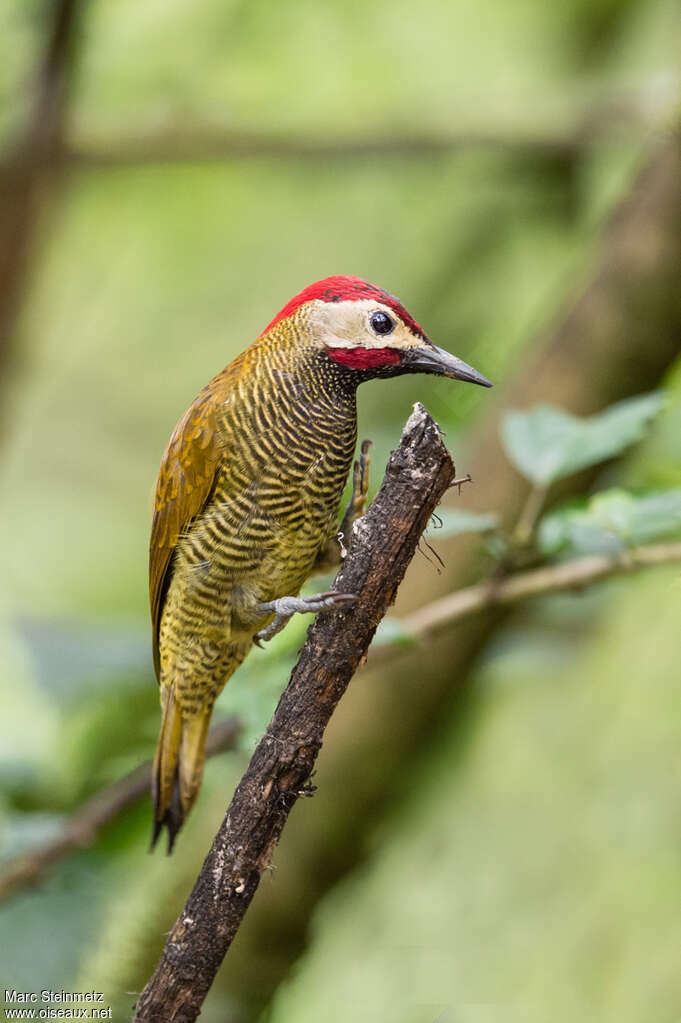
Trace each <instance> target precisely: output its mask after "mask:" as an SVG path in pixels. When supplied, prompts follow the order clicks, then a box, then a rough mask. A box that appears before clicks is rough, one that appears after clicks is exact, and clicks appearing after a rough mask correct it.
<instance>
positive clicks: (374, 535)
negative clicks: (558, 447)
mask: <svg viewBox="0 0 681 1023" xmlns="http://www.w3.org/2000/svg"><path fill="white" fill-rule="evenodd" d="M454 476H455V471H454V466H453V464H452V461H451V458H450V457H449V454H448V452H447V450H446V448H445V447H444V444H443V443H442V440H441V438H440V433H439V430H438V428H437V426H436V425H435V423H434V422H433V420H432V419H431V417H430V416H429V415H428V413H427V412H426V410H425V409H424V408H423V406H422V405H419V404H417V405H416V406H415V407H414V412H413V413H412V415H411V416H410V418H409V420H408V422H407V425H406V427H405V429H404V432H403V434H402V439H401V441H400V445H399V447H398V449H397V450H396V451H394V452H393V454H392V455H391V458H390V462H389V464H388V468H387V471H386V475H385V479H384V481H383V485H382V487H381V489H380V491H379V493H378V495H377V497H376V499H375V500H374V502H373V504H372V505H371V507H370V509H369V511H368V512H367V514H366V515H365V516H364V518H362V519H360V520H359V521H358V522H357V523H356V524H355V526H354V529H353V536H352V546H351V548H350V552H349V554H348V556H347V557H346V559H345V561H344V562H343V565H342V567H341V570H340V572H339V573H338V576H337V577H336V581H335V584H334V585H335V588H336V589H337V590H338V591H339V592H344V593H356V594H357V595H358V597H357V601H356V603H355V604H354V605H352V606H351V607H350V608H349V609H347V610H343V611H335V612H334V613H333V614H320V615H319V616H318V617H317V618H316V620H315V621H314V622H313V624H312V625H311V627H310V629H309V631H308V635H307V640H306V643H305V646H304V647H303V649H302V651H301V654H300V657H299V659H298V663H297V664H296V666H295V668H294V669H293V673H292V675H291V679H290V681H289V684H288V686H287V687H286V689H285V691H284V693H283V695H282V697H281V699H280V701H279V704H278V706H277V709H276V711H275V713H274V716H273V718H272V720H271V722H270V724H269V727H268V728H267V731H266V732H265V734H264V736H263V738H262V739H261V740H260V742H259V743H258V746H257V748H256V750H255V753H254V754H253V757H252V759H251V762H250V764H249V766H248V769H247V771H246V773H245V775H244V776H243V778H242V780H241V782H240V784H239V786H238V788H237V790H236V792H235V793H234V797H233V799H232V802H231V804H230V806H229V808H228V810H227V813H226V814H225V818H224V821H223V823H222V826H221V827H220V830H219V831H218V834H217V835H216V837H215V840H214V842H213V846H212V848H211V850H210V852H209V853H208V856H207V857H206V860H205V862H204V864H203V867H202V868H201V872H200V874H199V877H198V879H197V881H196V884H195V885H194V889H193V891H192V893H191V895H190V896H189V899H188V900H187V903H186V905H185V907H184V909H183V910H182V912H181V913H180V916H179V917H178V919H177V921H176V923H175V925H174V927H173V929H172V931H171V932H170V935H169V937H168V940H167V942H166V946H165V949H164V951H163V954H162V956H161V960H160V962H159V964H158V966H157V968H156V971H155V973H154V975H153V977H152V978H151V980H150V981H149V983H148V984H147V986H146V988H145V989H144V991H143V992H142V994H141V996H140V998H139V1001H138V1003H137V1014H136V1016H135V1019H136V1020H138V1021H145V1023H151V1021H158V1023H171V1021H175V1023H189V1021H191V1020H195V1019H196V1017H197V1016H198V1014H199V1012H200V1010H201V1005H202V1003H203V1000H204V998H205V996H206V994H207V992H208V990H209V988H210V986H211V984H212V982H213V979H214V977H215V974H216V972H217V970H218V968H219V966H220V964H221V963H222V960H223V958H224V956H225V954H226V952H227V950H228V948H229V946H230V945H231V943H232V940H233V939H234V936H235V934H236V932H237V930H238V928H239V925H240V923H241V921H242V920H243V917H244V915H245V913H246V910H247V909H248V907H249V905H250V902H251V899H252V898H253V895H254V894H255V891H256V889H257V887H258V884H259V882H260V878H261V876H262V873H263V871H264V870H266V868H267V867H268V866H269V864H270V862H271V859H272V854H273V852H274V848H275V846H276V844H277V842H278V841H279V837H280V835H281V832H282V829H283V827H284V825H285V823H286V820H287V818H288V815H289V813H290V812H291V810H292V808H293V806H294V805H295V803H296V801H297V800H298V798H299V797H300V796H302V795H311V794H312V792H313V791H314V790H313V788H312V787H311V786H310V777H311V775H312V771H313V769H314V765H315V761H316V759H317V755H318V753H319V750H320V749H321V745H322V739H323V736H324V731H325V729H326V726H327V724H328V723H329V720H330V718H331V715H332V714H333V712H334V710H335V708H336V706H337V705H338V702H339V701H340V699H341V697H342V696H343V694H344V692H345V690H346V688H347V686H348V684H349V682H350V679H351V678H352V676H353V675H354V673H355V671H356V670H357V668H358V667H359V665H360V664H361V663H362V661H363V659H364V657H365V656H366V652H367V650H368V647H369V644H370V642H371V640H372V638H373V635H374V632H375V631H376V628H377V626H378V623H379V622H380V620H381V619H382V618H383V615H384V614H385V612H386V610H387V609H388V607H389V606H390V604H392V602H393V600H394V599H395V594H396V592H397V587H398V586H399V584H400V582H401V580H402V577H403V575H404V573H405V570H406V568H407V565H408V564H409V562H410V561H411V559H412V557H413V556H414V553H415V551H416V547H417V544H418V542H419V539H420V537H421V534H422V533H423V530H424V529H425V527H426V525H427V524H428V520H429V518H430V516H431V515H432V513H433V511H434V509H435V507H436V505H437V503H438V501H439V500H440V498H441V497H442V495H443V494H444V492H445V490H446V489H447V487H448V486H449V485H450V484H451V481H452V480H453V479H454Z"/></svg>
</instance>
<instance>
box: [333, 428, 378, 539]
mask: <svg viewBox="0 0 681 1023" xmlns="http://www.w3.org/2000/svg"><path fill="white" fill-rule="evenodd" d="M371 443H372V442H371V441H370V440H363V441H362V447H361V448H360V452H359V461H357V462H355V464H354V466H353V468H352V497H351V498H350V500H349V501H348V506H347V508H346V509H345V515H344V516H343V521H342V522H341V526H340V531H341V534H342V535H343V538H344V539H345V541H346V542H347V543H348V544H349V543H350V540H351V539H352V527H353V525H354V524H355V522H356V521H357V519H359V518H361V517H362V515H364V511H365V509H366V503H367V496H368V494H369V466H370V464H371V458H370V457H369V448H370V447H371Z"/></svg>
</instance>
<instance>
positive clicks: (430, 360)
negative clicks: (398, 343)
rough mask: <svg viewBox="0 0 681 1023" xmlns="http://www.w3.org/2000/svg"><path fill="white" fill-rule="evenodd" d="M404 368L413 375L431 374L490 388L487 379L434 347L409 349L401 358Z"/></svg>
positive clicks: (462, 362) (424, 346)
mask: <svg viewBox="0 0 681 1023" xmlns="http://www.w3.org/2000/svg"><path fill="white" fill-rule="evenodd" d="M402 360H403V362H404V364H405V365H406V366H408V367H409V369H410V370H411V371H412V372H413V373H432V374H434V375H435V376H439V377H451V378H452V379H453V380H465V381H467V382H468V383H471V384H480V386H481V387H491V386H492V384H491V383H490V382H489V380H488V379H487V377H484V376H483V375H482V373H478V371H477V369H473V367H472V366H469V365H468V363H467V362H464V361H463V359H457V357H456V355H450V353H449V352H446V351H445V350H444V348H438V347H437V346H436V345H428V346H426V345H423V346H422V347H418V348H410V349H408V351H406V352H405V353H404V355H403V357H402Z"/></svg>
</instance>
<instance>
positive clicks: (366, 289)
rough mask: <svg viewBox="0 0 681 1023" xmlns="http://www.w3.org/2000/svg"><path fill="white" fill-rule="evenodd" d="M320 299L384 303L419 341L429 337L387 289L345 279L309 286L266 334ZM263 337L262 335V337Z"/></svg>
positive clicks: (334, 278)
mask: <svg viewBox="0 0 681 1023" xmlns="http://www.w3.org/2000/svg"><path fill="white" fill-rule="evenodd" d="M316 298H319V299H321V301H322V302H347V301H350V302H352V301H359V300H360V299H363V298H369V299H374V301H376V302H380V303H381V304H382V305H387V306H389V308H390V309H392V310H393V312H394V313H396V314H397V315H398V316H399V318H400V319H401V320H402V322H403V323H404V324H405V325H406V326H407V327H409V329H410V330H411V331H412V332H413V333H414V334H418V335H419V337H423V338H425V336H426V335H425V332H424V330H423V328H422V327H420V326H419V324H418V323H417V322H416V320H415V319H414V318H413V316H411V315H410V314H409V313H408V312H407V310H406V309H405V308H404V306H403V305H402V303H401V302H400V301H399V299H397V298H395V296H394V295H391V294H390V292H389V291H386V290H385V289H384V288H377V287H376V286H375V285H374V284H369V282H368V281H363V280H362V278H361V277H347V276H344V275H339V276H336V277H325V278H324V280H322V281H316V282H315V283H314V284H309V285H308V286H307V288H303V290H302V291H300V292H299V293H298V294H297V295H294V297H293V298H292V299H291V300H290V301H289V302H287V303H286V305H285V306H284V308H283V309H281V310H280V311H279V312H278V313H277V315H276V316H275V317H274V319H273V320H272V322H271V323H268V324H267V326H266V327H265V329H264V330H263V332H262V334H266V333H267V332H268V330H271V329H272V327H273V326H274V325H275V323H279V321H280V320H285V319H286V318H287V317H288V316H292V315H293V313H294V312H295V311H296V309H298V308H299V307H300V306H301V305H304V304H305V303H306V302H312V301H313V300H314V299H316ZM262 334H261V335H260V336H261V337H262Z"/></svg>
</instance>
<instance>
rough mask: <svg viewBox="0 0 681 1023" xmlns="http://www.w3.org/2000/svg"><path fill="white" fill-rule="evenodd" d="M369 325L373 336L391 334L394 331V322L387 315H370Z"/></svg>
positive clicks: (378, 313)
mask: <svg viewBox="0 0 681 1023" xmlns="http://www.w3.org/2000/svg"><path fill="white" fill-rule="evenodd" d="M369 323H370V325H371V329H372V330H373V332H374V333H375V334H382V335H383V334H391V333H392V332H393V330H394V329H395V321H394V320H393V319H391V317H390V316H388V314H387V313H381V312H377V313H372V314H371V316H370V317H369Z"/></svg>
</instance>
